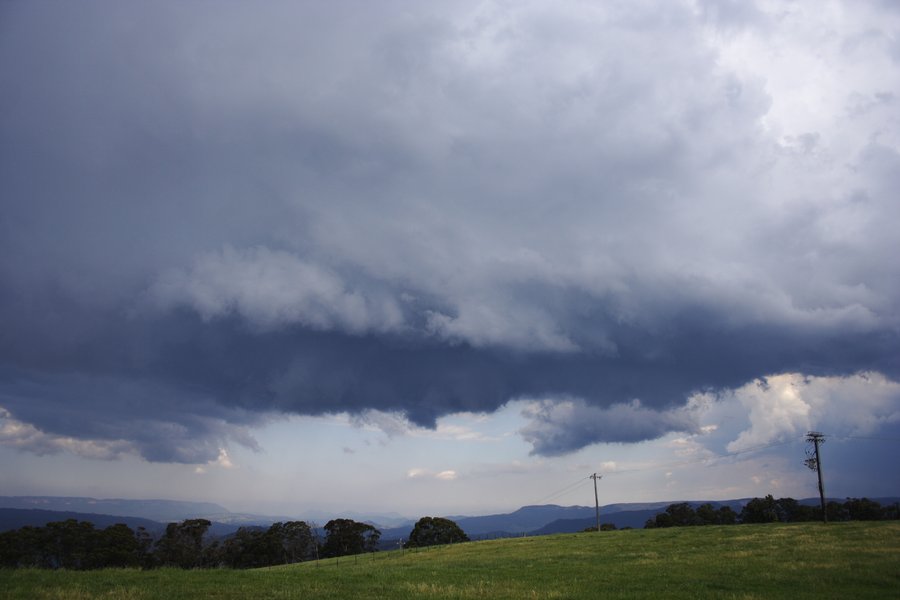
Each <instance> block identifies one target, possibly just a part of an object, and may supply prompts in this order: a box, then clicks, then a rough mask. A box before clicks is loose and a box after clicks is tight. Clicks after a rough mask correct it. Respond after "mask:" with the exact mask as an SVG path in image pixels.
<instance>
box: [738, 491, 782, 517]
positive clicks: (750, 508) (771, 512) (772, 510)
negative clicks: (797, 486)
mask: <svg viewBox="0 0 900 600" xmlns="http://www.w3.org/2000/svg"><path fill="white" fill-rule="evenodd" d="M776 521H778V510H777V505H776V503H775V498H773V497H772V494H769V495H768V496H766V497H765V498H754V499H753V500H751V501H750V502H748V503H747V504H745V505H744V508H743V509H742V510H741V523H774V522H776Z"/></svg>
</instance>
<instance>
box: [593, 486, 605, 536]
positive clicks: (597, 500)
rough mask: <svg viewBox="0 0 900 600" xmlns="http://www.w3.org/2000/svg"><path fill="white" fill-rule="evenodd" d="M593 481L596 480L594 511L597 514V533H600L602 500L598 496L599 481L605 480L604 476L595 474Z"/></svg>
mask: <svg viewBox="0 0 900 600" xmlns="http://www.w3.org/2000/svg"><path fill="white" fill-rule="evenodd" d="M591 479H593V480H594V509H595V510H596V512H597V533H600V498H599V497H598V496H597V480H598V479H603V475H597V474H596V473H594V474H593V475H591Z"/></svg>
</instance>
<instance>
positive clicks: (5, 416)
mask: <svg viewBox="0 0 900 600" xmlns="http://www.w3.org/2000/svg"><path fill="white" fill-rule="evenodd" d="M0 444H2V445H4V446H9V447H12V448H16V449H18V450H22V451H28V452H32V453H34V454H37V455H38V456H44V455H48V454H58V453H60V452H70V453H72V454H74V455H76V456H81V457H83V458H91V459H100V460H115V459H118V458H120V457H121V456H122V455H124V454H135V453H137V450H136V448H135V447H134V445H133V444H132V443H130V442H128V441H127V440H92V439H80V438H75V437H70V436H65V435H55V434H52V433H45V432H43V431H41V430H39V429H37V428H36V427H34V426H33V425H31V424H29V423H24V422H22V421H19V420H17V419H15V418H14V417H13V416H12V415H11V414H10V412H9V411H8V410H6V409H4V408H3V407H0Z"/></svg>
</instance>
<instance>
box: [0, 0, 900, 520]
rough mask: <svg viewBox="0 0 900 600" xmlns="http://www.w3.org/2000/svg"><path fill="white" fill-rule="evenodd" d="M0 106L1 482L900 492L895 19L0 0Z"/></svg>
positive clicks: (259, 499) (820, 7) (814, 10)
mask: <svg viewBox="0 0 900 600" xmlns="http://www.w3.org/2000/svg"><path fill="white" fill-rule="evenodd" d="M0 89H2V90H3V91H2V93H0V459H2V464H3V465H4V466H3V467H2V469H0V489H2V490H3V492H2V493H4V494H7V495H13V494H21V495H24V494H48V495H49V494H57V495H93V496H101V497H167V498H179V499H197V500H210V501H217V502H220V503H221V504H224V505H225V506H227V507H229V508H233V509H240V510H256V511H269V512H272V511H281V512H282V513H286V514H302V513H303V512H304V511H309V510H313V509H321V510H335V511H340V510H350V509H352V510H368V511H376V510H377V511H381V512H388V511H396V512H400V513H403V514H406V515H408V516H420V515H421V514H430V513H435V514H436V513H442V514H454V513H455V514H460V513H464V512H467V513H475V512H487V511H492V510H505V509H514V508H517V507H518V506H520V505H522V504H528V503H535V502H539V501H544V500H547V498H548V497H549V500H548V501H551V502H556V503H561V504H589V503H590V502H591V501H592V497H591V496H592V493H589V492H588V491H587V487H585V486H586V485H587V484H588V483H589V482H588V480H586V479H585V478H586V476H587V475H588V474H590V473H592V472H595V471H596V472H600V473H602V474H603V475H604V480H603V486H602V488H603V489H602V498H601V501H602V502H624V501H632V500H660V501H663V500H675V499H717V498H731V497H743V496H754V495H765V494H768V493H773V494H775V495H776V496H778V495H792V496H795V497H803V496H812V495H815V493H816V489H815V478H814V475H813V474H811V473H810V472H809V471H808V470H806V469H805V467H804V466H803V463H802V461H803V459H804V457H805V456H804V443H803V441H802V440H803V436H804V434H805V433H806V432H807V431H808V430H811V429H817V430H821V431H823V432H825V433H826V434H828V436H829V442H828V444H827V445H826V447H825V450H824V451H825V452H826V455H825V456H826V457H825V458H824V459H823V464H824V466H825V467H826V468H829V471H828V472H827V473H826V476H827V480H826V487H827V491H828V492H829V493H830V494H831V495H834V496H837V497H845V496H861V495H869V496H877V495H900V467H898V466H897V463H896V461H895V460H893V459H894V457H895V456H896V454H897V451H898V445H900V259H898V257H900V233H898V225H900V200H898V195H897V190H900V5H898V4H896V3H895V2H892V1H891V0H865V1H864V0H854V1H852V2H850V1H847V2H839V1H827V0H826V1H822V0H817V1H808V2H807V1H795V2H794V1H771V2H769V1H763V0H759V1H756V2H752V1H749V0H747V1H744V0H740V1H737V0H721V1H713V0H693V1H688V0H681V1H670V0H666V1H662V0H657V1H642V0H639V1H635V0H629V1H627V2H575V1H572V2H537V1H535V2H501V1H496V2H466V1H457V0H454V1H449V2H438V1H434V2H412V1H410V2H402V1H384V2H362V1H360V2H350V1H346V2H329V3H321V2H265V3H261V4H253V5H252V6H251V5H250V4H248V3H243V2H212V1H210V2H202V1H192V2H154V3H147V2H123V1H112V0H110V1H101V2H89V1H83V2H77V3H62V2H60V3H49V2H26V1H12V2H3V3H2V4H0ZM570 485H572V486H573V487H572V491H570V492H565V490H566V489H567V488H568V486H570ZM557 492H559V494H557Z"/></svg>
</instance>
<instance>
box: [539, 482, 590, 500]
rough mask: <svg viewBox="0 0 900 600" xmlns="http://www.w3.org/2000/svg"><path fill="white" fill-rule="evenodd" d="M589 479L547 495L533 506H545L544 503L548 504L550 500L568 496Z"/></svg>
mask: <svg viewBox="0 0 900 600" xmlns="http://www.w3.org/2000/svg"><path fill="white" fill-rule="evenodd" d="M588 479H590V477H582V478H581V479H579V480H578V481H575V482H573V483H570V484H569V485H567V486H566V487H564V488H561V489H559V490H557V491H555V492H553V493H552V494H549V495H547V496H544V497H543V498H541V499H540V500H536V501H534V502H532V504H543V503H545V502H547V501H548V500H552V499H554V498H557V497H559V496H562V495H565V494H568V493H569V492H572V491H574V490H575V488H577V487H578V486H579V485H583V484H584V483H585V482H586V481H587V480H588Z"/></svg>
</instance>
